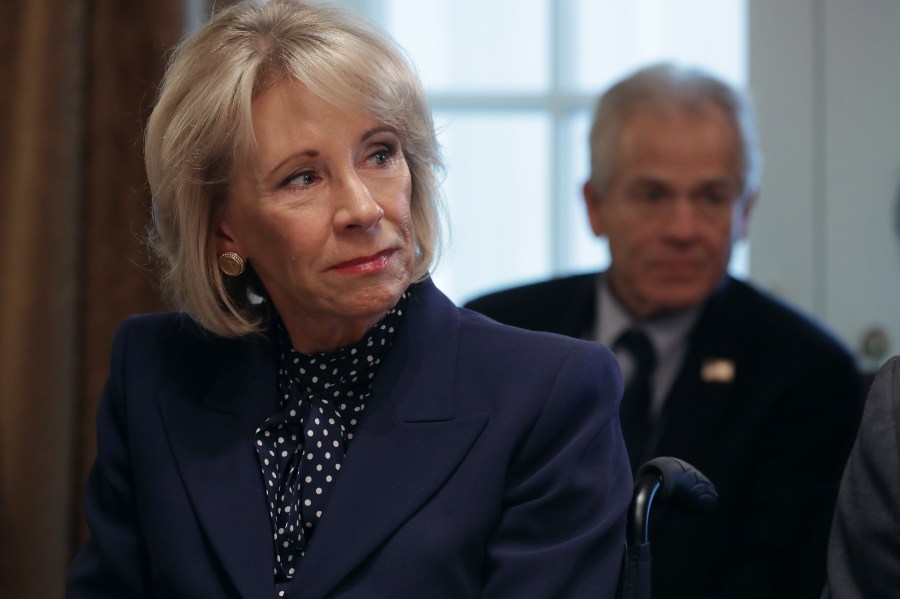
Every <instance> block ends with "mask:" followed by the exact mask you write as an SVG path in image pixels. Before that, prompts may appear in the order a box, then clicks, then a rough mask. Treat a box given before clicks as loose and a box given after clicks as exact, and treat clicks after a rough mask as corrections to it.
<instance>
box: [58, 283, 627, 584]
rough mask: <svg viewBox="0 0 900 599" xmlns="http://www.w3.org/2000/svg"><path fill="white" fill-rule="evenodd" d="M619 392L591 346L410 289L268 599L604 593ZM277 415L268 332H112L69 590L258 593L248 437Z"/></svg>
mask: <svg viewBox="0 0 900 599" xmlns="http://www.w3.org/2000/svg"><path fill="white" fill-rule="evenodd" d="M620 395H621V379H620V374H619V372H618V367H617V365H616V363H615V359H614V358H613V356H612V355H611V354H610V353H609V351H608V350H607V349H606V348H604V347H603V346H602V345H600V344H597V343H589V342H583V341H577V340H572V339H568V338H565V337H562V336H558V335H551V334H539V333H532V332H527V331H523V330H519V329H515V328H512V327H507V326H504V325H500V324H497V323H495V322H493V321H490V320H489V319H487V318H484V317H483V316H481V315H478V314H475V313H473V312H470V311H468V310H465V309H460V308H457V307H456V306H454V305H453V304H452V303H451V302H450V301H449V300H448V299H447V298H446V297H445V296H443V294H441V293H440V292H439V291H438V290H437V289H436V288H435V287H434V286H433V285H432V284H431V282H430V281H426V282H424V283H420V284H418V285H416V286H415V293H414V294H413V295H412V298H411V300H410V302H409V306H408V309H407V314H406V317H405V320H404V321H403V323H402V325H401V328H400V330H399V331H398V333H397V337H396V338H395V341H394V345H393V347H392V348H391V350H390V352H389V353H388V355H387V356H386V358H385V360H384V362H383V364H382V366H381V371H380V373H379V374H378V377H377V378H376V380H375V383H374V386H373V389H372V394H371V396H370V398H369V400H368V401H367V403H366V412H365V414H366V415H365V418H363V419H362V420H361V421H360V423H359V425H358V429H357V431H356V434H355V436H354V440H353V443H352V444H351V445H350V447H349V451H348V453H347V456H346V458H345V460H344V462H343V464H342V468H341V476H340V477H339V478H338V479H337V480H336V481H335V486H334V488H333V490H332V492H331V496H330V498H329V503H328V505H327V507H326V509H325V512H324V514H323V516H322V519H321V520H320V522H319V524H318V526H317V529H316V534H315V536H314V537H313V538H312V540H311V542H310V544H309V546H308V548H307V551H306V556H305V557H304V558H303V560H302V561H301V563H300V566H299V568H298V571H297V573H296V578H295V580H296V581H297V585H296V586H295V590H293V591H291V593H293V594H291V593H289V595H288V596H293V597H302V598H304V599H318V598H324V597H342V598H351V597H358V598H366V599H372V598H377V597H391V598H404V597H429V598H440V597H446V598H448V599H449V598H453V599H459V598H463V597H482V596H484V597H492V598H503V597H510V598H512V597H515V598H516V599H519V598H521V597H548V598H549V597H553V598H564V597H573V598H574V597H579V598H580V597H585V598H587V597H590V598H591V599H596V598H598V597H612V596H613V593H614V589H615V586H616V582H617V578H618V574H619V566H620V563H621V558H622V548H623V539H624V518H625V511H626V509H627V505H628V502H629V499H630V495H631V474H630V470H629V466H628V461H627V457H626V454H625V449H624V444H623V442H622V437H621V431H620V429H619V423H618V417H617V411H618V402H619V398H620ZM275 411H277V394H276V360H275V356H274V354H273V348H272V344H271V343H270V342H269V340H268V339H267V338H265V337H262V336H259V337H252V338H242V339H223V338H220V337H216V336H213V335H211V334H209V333H208V332H205V331H204V330H203V329H201V328H200V327H198V326H197V325H196V324H194V323H193V322H192V321H191V320H189V319H188V318H186V317H183V316H178V315H174V314H160V315H149V316H140V317H133V318H131V319H129V320H127V321H126V322H125V323H124V324H123V325H122V326H121V327H120V329H119V331H118V332H117V334H116V337H115V341H114V343H113V349H112V361H111V372H110V378H109V382H108V384H107V386H106V389H105V391H104V393H103V397H102V400H101V404H100V408H99V411H98V420H97V429H98V456H97V460H96V463H95V465H94V467H93V469H92V472H91V475H90V479H89V482H88V485H87V490H86V495H85V511H86V515H87V518H88V523H89V525H90V527H91V533H92V534H91V538H90V540H89V541H88V543H87V544H86V546H85V547H84V548H82V550H81V551H80V553H79V554H78V555H77V557H76V559H75V561H74V562H73V565H72V568H71V572H70V577H69V586H68V594H69V597H71V598H73V599H79V598H86V597H129V598H137V597H166V598H170V599H171V598H177V597H191V598H198V597H217V598H222V597H254V598H255V597H260V598H265V599H271V598H272V597H274V596H275V587H274V576H273V567H274V544H273V539H272V534H273V532H272V528H271V522H270V520H269V515H268V511H267V504H266V499H265V494H264V491H263V487H262V475H261V472H260V467H259V463H258V461H257V456H256V452H255V448H254V436H253V435H254V431H255V430H256V428H257V427H258V426H259V425H260V424H262V423H263V422H264V421H265V419H266V418H268V417H269V416H270V415H271V414H273V413H274V412H275Z"/></svg>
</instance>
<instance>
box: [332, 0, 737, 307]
mask: <svg viewBox="0 0 900 599" xmlns="http://www.w3.org/2000/svg"><path fill="white" fill-rule="evenodd" d="M745 1H746V0H678V1H677V2H675V1H672V0H428V1H427V2H423V1H422V0H369V1H366V0H356V1H355V2H353V1H351V0H347V1H346V2H345V4H349V5H351V6H353V7H354V8H356V9H358V10H361V11H364V12H366V13H367V14H369V16H371V17H372V19H373V20H374V21H375V22H376V23H378V24H379V25H381V26H382V27H384V28H385V29H386V30H387V31H388V32H390V33H391V34H392V35H393V36H394V37H395V38H396V39H397V41H398V42H399V43H400V45H402V46H403V47H404V48H405V49H406V50H407V52H408V53H409V55H410V57H411V58H412V60H413V62H414V63H415V64H416V66H417V68H418V70H419V74H420V76H421V78H422V81H423V83H424V85H425V88H426V91H427V92H428V93H429V97H430V100H431V105H432V109H433V111H434V116H435V121H436V123H437V126H438V128H439V131H440V139H441V143H442V145H443V148H444V155H445V159H446V162H447V180H446V182H445V185H444V191H445V195H446V199H447V208H448V214H449V220H450V223H449V225H450V226H449V233H450V235H448V244H447V251H446V253H445V256H444V260H443V262H442V263H441V265H440V266H439V268H438V270H437V271H436V273H435V276H434V278H435V281H436V282H437V284H438V286H439V287H440V288H441V289H442V290H443V291H444V292H445V293H447V294H448V295H449V296H450V297H451V299H453V300H455V301H457V302H460V303H461V302H464V301H466V300H467V299H469V298H471V297H474V296H476V295H478V294H481V293H483V292H486V291H490V290H494V289H498V288H501V287H506V286H510V285H514V284H518V283H522V282H526V281H531V280H537V279H542V278H546V277H549V276H552V275H559V274H566V273H571V272H581V271H586V270H594V269H599V268H602V267H604V266H605V265H606V264H607V263H608V260H609V257H608V251H607V248H606V244H605V242H603V241H601V240H597V239H595V238H594V237H593V235H592V233H591V232H590V229H589V227H588V224H587V219H586V217H585V214H584V209H583V206H582V199H581V186H582V184H583V182H584V180H585V179H586V177H587V174H588V151H587V135H588V128H589V126H590V118H591V111H592V109H593V106H594V102H595V100H596V97H597V95H598V94H599V93H600V92H601V91H602V90H603V89H605V88H606V87H607V86H608V85H610V84H611V83H612V82H614V81H615V80H617V79H619V78H620V77H622V76H623V75H625V74H626V73H628V72H629V71H631V70H633V69H635V68H637V67H640V66H642V65H644V64H647V63H651V62H656V61H659V60H674V61H677V62H682V63H686V64H692V65H697V66H702V67H704V68H706V69H708V70H710V71H712V72H714V73H716V74H718V75H720V76H721V77H723V78H724V79H726V80H728V81H731V82H732V83H735V84H737V85H741V86H743V85H744V84H745V82H746V76H747V67H746V62H747V60H746V54H747V49H746V45H747V44H746V37H747V36H746V6H745ZM747 262H748V259H747V252H746V248H737V251H736V252H735V256H734V258H733V260H732V272H733V273H735V274H736V275H738V276H742V275H746V273H747V269H748V264H747Z"/></svg>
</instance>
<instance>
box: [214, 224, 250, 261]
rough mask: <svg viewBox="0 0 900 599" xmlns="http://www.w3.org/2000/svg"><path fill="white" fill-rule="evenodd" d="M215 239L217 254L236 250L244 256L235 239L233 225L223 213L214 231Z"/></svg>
mask: <svg viewBox="0 0 900 599" xmlns="http://www.w3.org/2000/svg"><path fill="white" fill-rule="evenodd" d="M213 239H214V240H215V242H216V254H224V253H225V252H235V253H236V254H238V255H239V256H243V253H242V252H241V250H240V248H239V247H238V244H237V242H236V241H235V239H234V235H233V233H232V229H231V225H230V224H229V222H228V219H227V218H226V217H225V216H224V215H223V216H222V217H221V218H219V222H218V224H216V227H215V229H214V231H213Z"/></svg>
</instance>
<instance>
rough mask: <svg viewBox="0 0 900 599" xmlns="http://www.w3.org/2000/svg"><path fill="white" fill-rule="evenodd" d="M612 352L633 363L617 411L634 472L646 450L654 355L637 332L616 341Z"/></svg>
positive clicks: (627, 334)
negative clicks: (621, 353)
mask: <svg viewBox="0 0 900 599" xmlns="http://www.w3.org/2000/svg"><path fill="white" fill-rule="evenodd" d="M614 347H615V348H616V349H623V350H625V351H627V352H628V354H629V355H630V356H631V357H632V359H633V360H634V366H635V368H634V372H633V373H632V376H631V378H630V379H629V380H628V383H627V384H626V385H625V395H624V397H623V398H622V406H621V408H620V409H619V419H620V420H621V423H622V435H623V436H624V437H625V447H626V448H627V449H628V457H629V460H630V461H631V469H632V471H634V472H636V471H637V469H638V467H639V466H640V465H641V463H642V462H643V460H644V459H645V458H647V457H648V456H646V455H645V452H646V449H647V438H648V436H649V432H650V403H651V401H652V398H653V372H654V370H655V369H656V352H655V351H654V350H653V345H652V344H651V342H650V339H649V338H648V337H647V335H646V333H644V332H643V331H641V330H640V329H628V330H627V331H625V332H624V333H622V335H620V336H619V338H618V339H617V340H616V343H615V345H614Z"/></svg>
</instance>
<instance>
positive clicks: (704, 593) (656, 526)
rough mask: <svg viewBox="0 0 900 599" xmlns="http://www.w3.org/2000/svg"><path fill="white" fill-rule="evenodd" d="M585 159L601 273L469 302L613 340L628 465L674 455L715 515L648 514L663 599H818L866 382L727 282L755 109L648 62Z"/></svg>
mask: <svg viewBox="0 0 900 599" xmlns="http://www.w3.org/2000/svg"><path fill="white" fill-rule="evenodd" d="M590 149H591V175H590V179H589V180H588V181H587V183H585V185H584V200H585V205H586V208H587V214H588V219H589V221H590V225H591V228H592V230H593V231H594V233H595V234H596V235H598V236H605V237H606V238H607V239H608V241H609V249H610V254H611V257H612V261H611V264H610V266H609V269H608V270H607V271H605V272H602V273H595V274H586V275H578V276H572V277H567V278H560V279H554V280H550V281H545V282H540V283H536V284H531V285H527V286H524V287H518V288H515V289H509V290H505V291H500V292H497V293H494V294H491V295H487V296H485V297H482V298H478V299H476V300H474V301H472V302H470V303H469V304H468V305H467V307H469V308H472V309H474V310H477V311H479V312H483V313H484V314H487V315H488V316H491V317H493V318H495V319H496V320H499V321H501V322H505V323H508V324H512V325H515V326H520V327H523V328H527V329H534V330H543V331H551V332H556V333H561V334H564V335H570V336H575V337H582V338H590V339H596V340H598V341H601V342H603V343H605V344H607V345H608V346H610V347H611V348H613V350H614V351H615V352H616V355H617V356H618V357H619V360H620V364H621V366H622V370H623V374H624V376H625V380H626V390H625V396H624V397H623V400H622V405H621V411H620V414H621V422H622V431H623V435H624V436H625V442H626V445H627V447H628V450H629V455H630V456H631V459H632V467H633V468H635V469H636V468H637V467H638V466H639V465H640V464H641V463H643V462H644V461H646V460H648V459H650V458H652V457H655V456H660V455H670V456H675V457H678V458H681V459H683V460H686V461H687V462H690V463H691V464H693V465H694V466H696V467H697V468H698V469H699V470H700V471H702V472H703V473H704V474H705V475H706V476H707V477H709V479H710V480H711V481H712V482H713V483H714V484H715V485H716V487H717V489H718V492H719V506H718V508H717V509H716V510H715V511H714V512H713V513H712V514H711V515H703V516H691V515H687V514H682V513H674V512H671V513H670V512H667V511H666V510H657V512H656V513H654V514H653V519H652V521H651V527H650V531H651V535H652V536H651V539H650V541H651V548H652V553H653V590H654V597H655V598H657V599H659V598H667V597H692V598H697V597H729V598H731V597H754V598H777V597H785V598H787V597H790V598H791V599H797V598H803V597H818V595H819V593H820V592H821V589H822V585H823V582H824V563H825V544H826V539H827V535H828V529H829V522H830V517H831V514H832V510H833V507H834V501H835V495H836V490H837V484H838V481H839V479H840V476H841V471H842V468H843V465H844V462H845V460H846V457H847V453H848V451H849V448H850V445H851V444H852V441H853V437H854V434H855V430H856V426H857V423H858V419H859V412H860V409H861V399H860V398H861V390H860V387H859V377H858V373H857V371H856V368H855V363H854V359H853V357H852V356H851V354H850V353H849V352H848V351H847V350H846V349H845V348H844V347H842V346H841V344H840V343H839V342H838V341H837V340H835V339H834V338H833V337H832V336H831V335H830V334H829V333H827V332H826V331H824V330H823V329H822V328H821V327H820V326H818V325H817V324H815V323H813V322H812V321H811V320H810V319H808V318H807V317H805V316H803V315H801V314H799V313H798V312H796V311H795V310H793V309H792V308H790V307H788V306H785V305H784V304H782V303H780V302H779V301H777V300H776V299H774V298H772V297H770V296H768V295H766V294H765V293H763V292H762V291H760V290H758V289H756V288H754V287H753V286H752V285H750V284H747V283H745V282H742V281H738V280H736V279H734V278H732V277H730V276H728V275H727V266H728V262H729V259H730V257H731V250H732V246H733V244H734V242H735V241H737V240H738V239H740V238H742V237H744V236H745V235H746V234H747V226H748V223H749V219H750V215H751V213H752V211H753V207H754V205H755V203H756V200H757V196H758V189H759V181H760V174H761V168H762V167H761V163H762V159H761V156H760V152H759V148H758V145H757V134H756V129H755V122H754V117H753V114H752V110H751V107H750V105H749V101H748V100H747V98H746V97H745V96H744V95H743V94H742V93H740V92H739V91H737V90H735V89H733V88H732V87H730V86H729V85H727V84H725V83H724V82H722V81H720V80H718V79H716V78H714V77H712V76H710V75H708V74H705V73H703V72H700V71H696V70H689V69H683V68H679V67H675V66H672V65H658V66H653V67H649V68H646V69H643V70H640V71H638V72H636V73H635V74H633V75H631V76H629V77H627V78H626V79H624V80H622V81H621V82H619V83H618V84H616V85H614V86H613V87H612V88H610V89H609V90H608V91H607V92H606V93H605V94H604V95H603V96H602V97H601V98H600V101H599V102H598V105H597V109H596V113H595V116H594V123H593V127H592V129H591V134H590Z"/></svg>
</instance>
